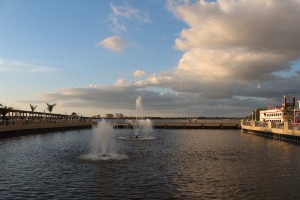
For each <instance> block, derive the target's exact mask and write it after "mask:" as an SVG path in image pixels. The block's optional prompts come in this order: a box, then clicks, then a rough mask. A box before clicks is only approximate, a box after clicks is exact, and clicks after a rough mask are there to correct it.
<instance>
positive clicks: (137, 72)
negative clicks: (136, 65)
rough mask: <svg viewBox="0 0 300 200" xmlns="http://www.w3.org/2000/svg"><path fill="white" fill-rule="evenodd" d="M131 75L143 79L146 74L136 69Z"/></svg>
mask: <svg viewBox="0 0 300 200" xmlns="http://www.w3.org/2000/svg"><path fill="white" fill-rule="evenodd" d="M133 75H134V76H135V77H144V76H145V75H146V72H145V71H143V70H140V69H137V70H135V71H134V72H133Z"/></svg>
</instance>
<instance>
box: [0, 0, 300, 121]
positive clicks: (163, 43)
mask: <svg viewBox="0 0 300 200" xmlns="http://www.w3.org/2000/svg"><path fill="white" fill-rule="evenodd" d="M299 19H300V1H299V0H286V1H282V0H251V1H249V0H217V1H205V0H200V1H196V0H165V1H164V0H146V1H136V0H124V1H123V0H121V1H98V0H89V1H84V0H76V1H71V0H60V1H58V0H51V1H50V0H45V1H34V0H15V1H11V0H0V80H1V83H0V103H2V104H3V105H7V106H12V107H14V108H15V109H22V110H30V106H29V104H33V105H38V107H37V108H36V111H39V112H43V111H44V110H45V109H46V102H48V103H56V104H57V106H56V107H55V108H54V110H53V113H61V114H65V113H67V114H71V113H72V112H76V113H79V114H81V115H85V116H92V115H98V114H100V115H101V116H104V114H105V113H112V114H114V113H123V114H124V115H127V116H130V115H131V116H134V115H135V99H136V98H137V97H138V96H141V97H142V103H143V108H144V115H146V116H161V117H167V116H169V117H181V116H207V117H211V116H227V117H235V116H236V117H239V116H246V115H249V114H250V113H251V111H252V110H253V109H254V108H258V107H267V106H268V105H277V104H281V99H282V95H284V94H286V95H288V94H291V95H296V98H297V100H299V99H300V87H299V85H300V62H299V58H300V41H299V40H300V39H299V38H300V37H299V36H300V21H299Z"/></svg>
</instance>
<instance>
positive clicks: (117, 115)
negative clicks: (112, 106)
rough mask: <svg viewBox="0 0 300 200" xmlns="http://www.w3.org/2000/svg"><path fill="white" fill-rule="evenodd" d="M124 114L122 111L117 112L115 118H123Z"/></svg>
mask: <svg viewBox="0 0 300 200" xmlns="http://www.w3.org/2000/svg"><path fill="white" fill-rule="evenodd" d="M123 117H124V116H123V114H121V113H115V118H123Z"/></svg>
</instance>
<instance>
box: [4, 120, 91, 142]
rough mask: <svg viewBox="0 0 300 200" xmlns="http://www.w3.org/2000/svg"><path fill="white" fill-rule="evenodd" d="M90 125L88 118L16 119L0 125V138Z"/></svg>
mask: <svg viewBox="0 0 300 200" xmlns="http://www.w3.org/2000/svg"><path fill="white" fill-rule="evenodd" d="M91 127H92V123H91V121H90V120H84V121H81V120H39V121H25V120H16V121H15V122H14V123H10V124H8V125H6V124H2V125H0V138H6V137H13V136H19V135H24V134H32V133H43V132H51V131H65V130H74V129H84V128H91Z"/></svg>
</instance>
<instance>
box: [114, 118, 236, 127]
mask: <svg viewBox="0 0 300 200" xmlns="http://www.w3.org/2000/svg"><path fill="white" fill-rule="evenodd" d="M240 122H241V121H240V120H233V119H230V120H194V121H187V122H174V121H172V120H170V121H166V120H163V121H162V122H158V121H156V122H153V123H152V126H153V128H154V129H240V128H241V123H240ZM113 127H114V128H128V127H130V126H128V124H126V123H120V122H115V123H114V124H113Z"/></svg>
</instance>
